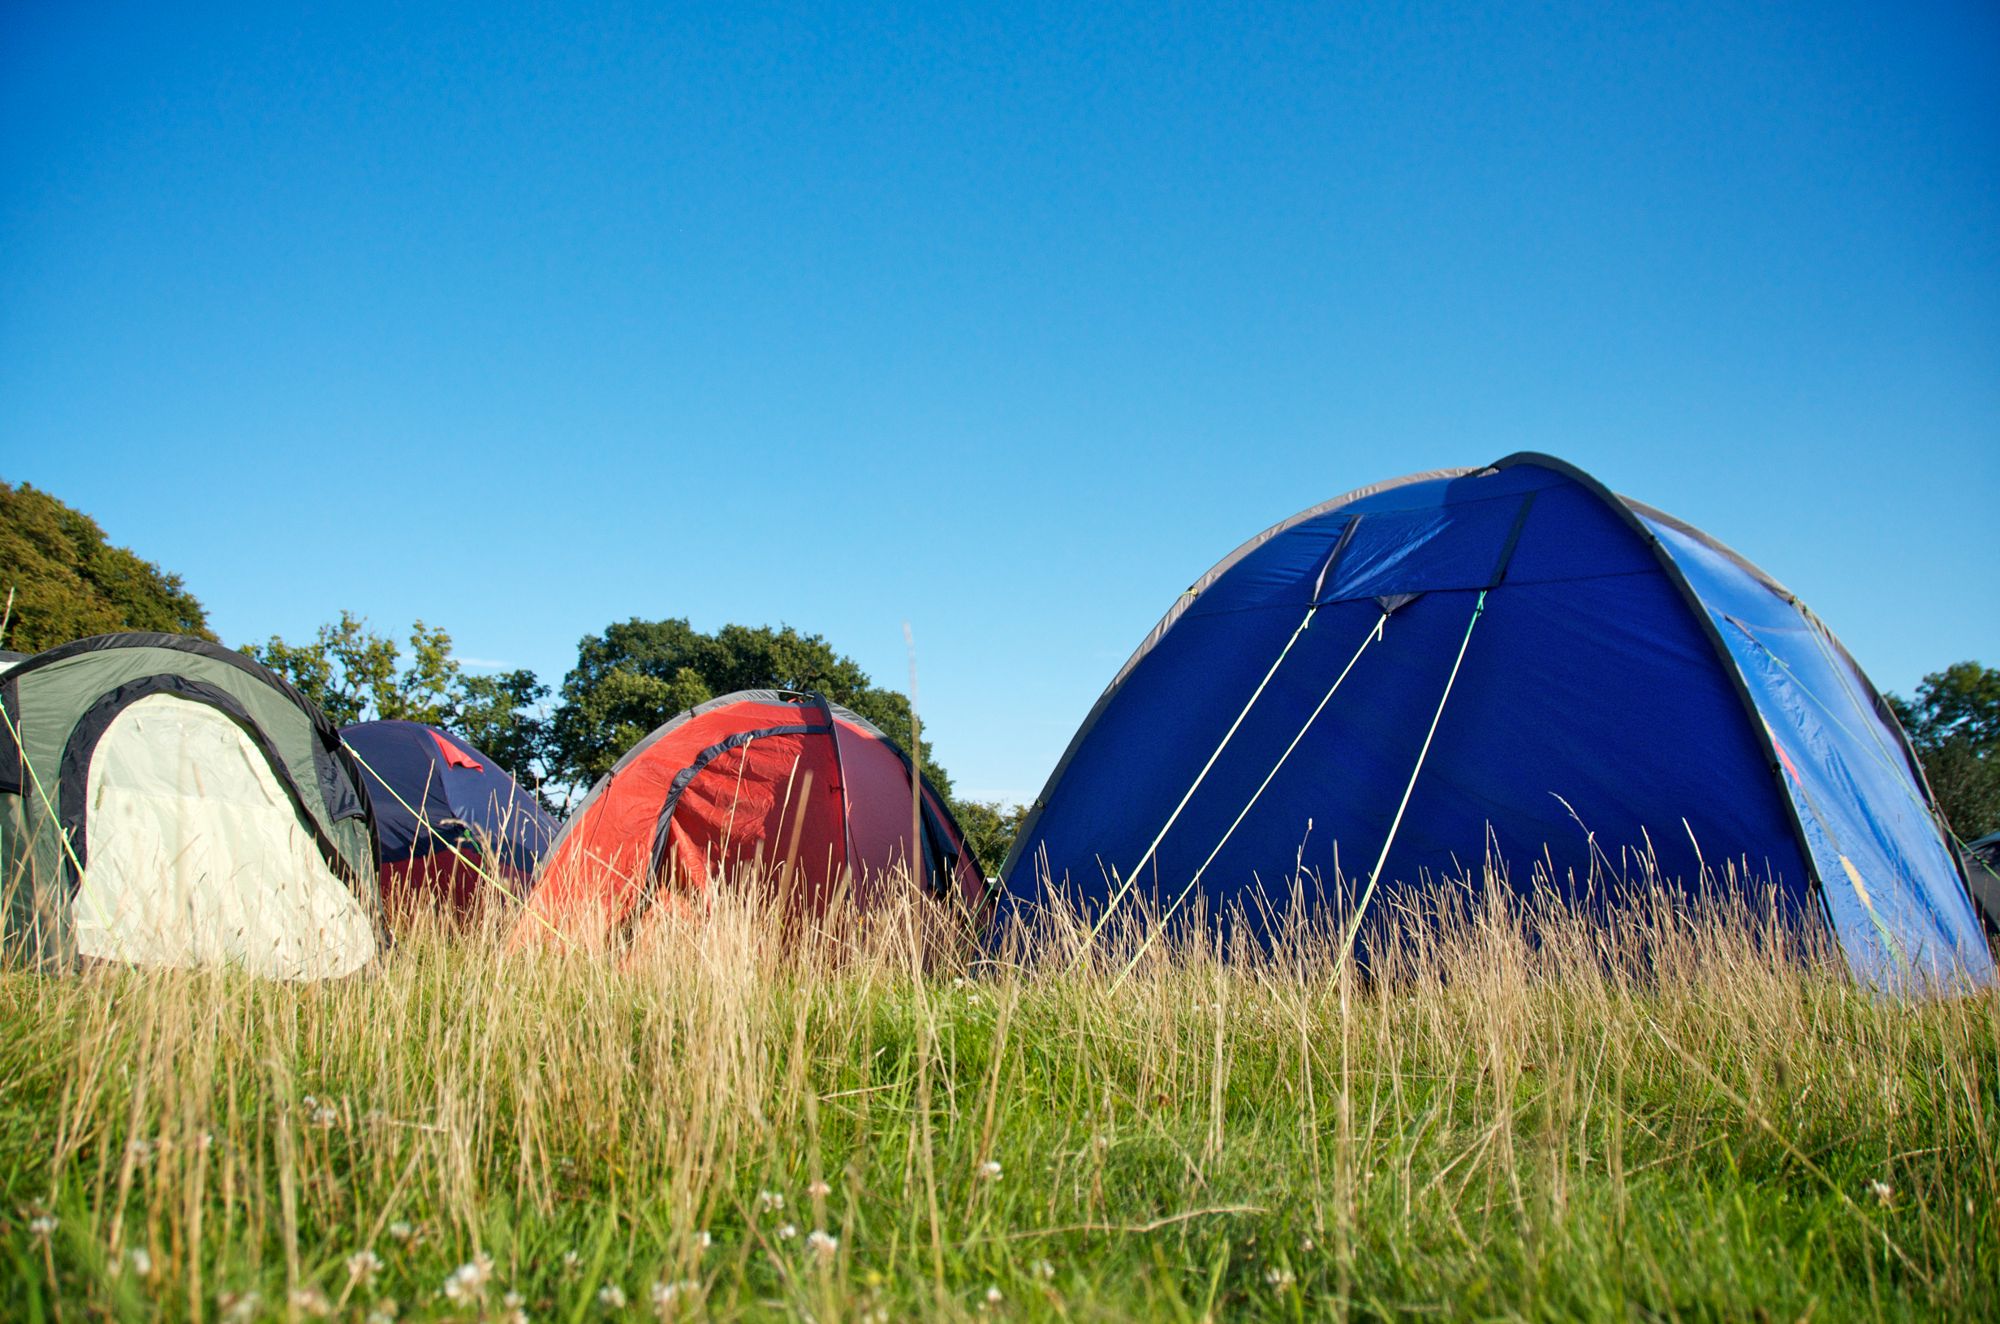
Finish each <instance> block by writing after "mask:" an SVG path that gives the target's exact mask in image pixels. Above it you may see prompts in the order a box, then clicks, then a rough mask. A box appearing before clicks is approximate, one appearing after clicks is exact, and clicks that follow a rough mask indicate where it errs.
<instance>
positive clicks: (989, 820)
mask: <svg viewBox="0 0 2000 1324" xmlns="http://www.w3.org/2000/svg"><path fill="white" fill-rule="evenodd" d="M951 812H952V815H953V817H955V818H957V819H958V826H959V827H960V828H961V829H962V830H963V831H964V832H965V844H966V845H967V846H970V847H971V848H972V853H973V854H974V855H976V856H977V857H978V858H979V866H980V868H981V869H982V870H983V871H984V872H985V873H986V874H987V876H988V877H991V876H992V875H994V874H997V873H999V872H1000V866H1001V865H1002V864H1004V863H1005V862H1006V860H1007V852H1008V851H1009V850H1011V849H1013V846H1014V834H1015V833H1017V832H1019V831H1020V830H1021V819H1022V818H1023V817H1025V816H1026V814H1027V812H1028V807H1027V806H1026V805H1010V804H1007V803H1005V802H1004V801H1001V800H961V801H958V802H957V803H955V804H953V805H952V810H951Z"/></svg>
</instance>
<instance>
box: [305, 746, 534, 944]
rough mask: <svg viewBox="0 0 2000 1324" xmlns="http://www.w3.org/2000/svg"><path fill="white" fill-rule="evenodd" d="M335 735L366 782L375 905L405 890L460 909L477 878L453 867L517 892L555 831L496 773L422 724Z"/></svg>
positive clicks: (526, 795)
mask: <svg viewBox="0 0 2000 1324" xmlns="http://www.w3.org/2000/svg"><path fill="white" fill-rule="evenodd" d="M340 734H341V737H342V738H343V739H344V740H346V742H347V744H348V746H349V748H351V749H353V750H354V752H355V754H356V755H357V756H358V757H359V758H360V761H361V766H362V770H363V774H364V775H365V776H366V778H367V779H368V791H369V798H370V799H371V800H372V801H373V803H374V806H375V821H376V826H377V828H378V829H379V831H380V833H381V839H382V855H381V867H382V885H383V895H384V899H385V900H394V899H395V897H394V893H395V892H396V891H397V890H398V888H399V887H402V886H407V887H409V888H410V889H412V890H418V891H428V892H431V893H450V894H451V898H452V899H453V900H454V901H455V902H458V903H460V904H463V903H464V902H465V901H466V900H467V896H466V895H464V894H466V893H468V892H469V891H470V889H472V888H473V887H474V885H475V883H476V880H477V873H478V871H477V870H475V869H472V868H467V867H461V866H464V865H467V864H470V863H474V862H476V863H477V865H478V866H479V869H483V870H485V871H486V872H487V873H489V874H491V875H492V876H493V877H495V878H496V879H497V880H498V881H500V882H503V883H505V884H507V886H508V887H509V889H510V890H512V891H515V892H517V893H518V892H525V891H526V882H527V879H528V878H529V876H530V875H532V874H533V872H534V868H535V862H536V861H537V860H539V859H540V858H541V855H542V852H543V851H545V850H547V849H548V845H549V842H550V841H552V840H553V839H554V838H555V833H556V822H555V820H554V819H553V818H552V817H550V816H549V814H548V812H547V811H546V810H544V809H543V808H542V807H541V805H540V804H539V803H537V802H536V800H535V797H534V795H533V794H532V793H531V792H529V791H528V790H526V789H525V788H524V787H522V786H521V784H520V783H519V782H517V781H515V780H514V779H513V777H511V776H509V775H508V773H507V771H506V770H505V769H504V768H502V767H500V765H499V764H497V763H495V762H494V761H493V760H492V759H490V758H488V757H487V756H486V755H484V754H482V753H480V752H479V751H478V750H476V749H474V748H473V747H472V746H470V745H468V744H466V743H465V742H464V741H463V740H461V739H459V738H458V737H457V736H454V735H450V734H448V733H446V732H444V731H440V730H438V729H437V728H436V727H434V726H426V725H424V724H423V723H422V722H397V721H389V722H358V723H356V724H355V725H353V726H350V727H347V728H346V729H345V730H343V731H342V732H341V733H340Z"/></svg>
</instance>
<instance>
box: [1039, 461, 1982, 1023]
mask: <svg viewBox="0 0 2000 1324" xmlns="http://www.w3.org/2000/svg"><path fill="white" fill-rule="evenodd" d="M1475 614H1476V624H1474V620H1475ZM1378 629H1379V631H1380V633H1379V636H1376V635H1375V632H1376V631H1377V630H1378ZM1468 631H1470V634H1469V635H1468ZM1371 636H1373V637H1371ZM1461 645H1463V649H1464V652H1463V659H1462V661H1458V662H1457V666H1458V670H1457V673H1456V675H1454V673H1453V667H1454V663H1455V661H1457V659H1458V655H1459V651H1460V648H1461ZM1280 658H1282V661H1279V659H1280ZM1274 662H1275V663H1276V666H1275V669H1274V668H1273V664H1274ZM1350 662H1352V668H1351V670H1350V671H1349V672H1348V674H1347V676H1346V679H1345V680H1344V681H1342V682H1341V686H1340V688H1339V690H1338V692H1337V693H1335V694H1334V696H1333V697H1332V698H1331V699H1330V700H1326V702H1325V707H1324V708H1323V709H1322V710H1321V711H1320V712H1319V715H1318V716H1317V717H1312V716H1311V715H1312V714H1313V712H1314V709H1315V707H1316V706H1317V705H1319V704H1321V702H1322V700H1323V699H1324V697H1325V696H1326V694H1327V692H1328V689H1329V687H1330V686H1331V685H1332V684H1333V682H1334V680H1335V678H1336V677H1337V676H1338V675H1340V673H1341V671H1342V669H1343V668H1345V667H1348V666H1349V664H1350ZM1260 683H1263V684H1264V689H1263V691H1262V692H1261V693H1260V694H1259V693H1257V687H1258V686H1259V684H1260ZM1448 684H1449V685H1450V687H1451V688H1450V697H1449V699H1448V700H1444V696H1445V693H1446V687H1447V685H1448ZM1253 694H1257V697H1256V699H1255V701H1254V702H1249V701H1250V700H1251V696H1252V695H1253ZM1441 700H1444V707H1443V710H1442V712H1440V709H1439V705H1440V702H1441ZM1246 703H1247V704H1248V707H1247V709H1246ZM1434 717H1436V719H1437V723H1438V724H1437V730H1436V735H1435V738H1434V740H1433V742H1432V744H1431V746H1430V748H1429V751H1428V753H1427V754H1422V751H1423V742H1424V738H1425V734H1426V731H1427V730H1428V729H1429V727H1430V725H1431V722H1432V720H1433V718H1434ZM1309 719H1310V720H1309ZM1232 724H1234V725H1235V730H1234V733H1233V734H1230V732H1231V727H1232ZM1294 740H1296V741H1297V745H1296V748H1295V749H1294V750H1293V752H1292V753H1291V755H1290V756H1289V757H1288V758H1285V759H1284V760H1283V762H1282V764H1281V763H1280V756H1281V754H1283V752H1284V751H1285V750H1286V748H1287V747H1288V746H1290V745H1291V744H1292V742H1293V741H1294ZM1420 754H1422V756H1423V763H1422V767H1421V772H1420V773H1419V774H1418V775H1416V776H1415V779H1414V781H1412V774H1413V773H1414V772H1416V771H1417V765H1418V759H1419V757H1420ZM1211 759H1212V760H1213V761H1212V763H1211V762H1210V760H1211ZM1205 766H1206V767H1207V771H1206V772H1205V773H1204V772H1203V769H1204V767H1205ZM1274 769H1275V772H1274ZM1267 779H1268V784H1266V782H1267ZM1260 786H1261V787H1262V789H1261V790H1260V789H1259V788H1260ZM1190 787H1194V790H1193V792H1192V794H1189V790H1190ZM1406 788H1408V791H1409V803H1408V806H1407V808H1406V809H1405V810H1404V812H1403V816H1402V818H1401V820H1400V823H1398V820H1397V817H1396V814H1397V807H1398V804H1399V803H1400V801H1401V799H1402V797H1403V794H1404V792H1405V789H1406ZM1184 796H1185V797H1186V803H1185V805H1182V804H1181V801H1182V799H1183V797H1184ZM1177 806H1178V807H1179V811H1178V813H1176V808H1177ZM1239 816H1240V817H1241V822H1240V823H1237V820H1238V818H1239ZM1232 824H1236V825H1235V826H1234V828H1233V830H1232ZM1392 824H1393V825H1396V826H1395V831H1394V835H1393V848H1392V849H1391V850H1390V853H1389V855H1388V857H1387V859H1386V861H1385V863H1384V865H1383V868H1382V872H1381V883H1382V885H1383V886H1384V887H1392V886H1393V885H1394V884H1395V883H1397V882H1404V883H1412V882H1420V881H1423V880H1427V879H1429V880H1447V879H1461V878H1469V879H1471V880H1472V881H1474V882H1477V881H1478V879H1479V877H1480V874H1481V871H1482V866H1483V865H1484V864H1485V863H1487V862H1488V861H1492V862H1495V863H1497V864H1499V865H1502V866H1504V868H1505V870H1506V876H1507V877H1508V878H1509V880H1510V882H1511V884H1512V885H1513V886H1514V887H1516V888H1525V887H1526V886H1527V885H1528V883H1529V880H1530V878H1531V876H1532V872H1533V871H1534V870H1535V869H1536V868H1537V867H1538V866H1539V868H1540V869H1541V870H1542V871H1543V872H1544V873H1545V874H1549V875H1551V877H1550V881H1551V882H1553V883H1554V884H1555V885H1556V886H1558V887H1560V888H1564V889H1566V890H1568V891H1569V892H1570V893H1571V894H1572V895H1578V896H1580V895H1581V894H1582V890H1583V889H1584V888H1585V886H1586V885H1587V884H1588V883H1589V881H1590V880H1592V879H1593V878H1603V877H1604V876H1606V875H1610V876H1614V877H1633V876H1639V875H1641V874H1645V873H1647V870H1646V869H1644V868H1642V867H1641V862H1642V861H1645V862H1648V863H1649V864H1650V865H1651V866H1652V871H1651V872H1652V876H1657V877H1659V878H1662V879H1664V880H1668V881H1678V882H1681V883H1683V884H1686V885H1693V884H1695V883H1698V882H1700V881H1701V880H1702V879H1703V878H1709V879H1717V878H1720V879H1724V880H1726V879H1728V878H1730V877H1732V876H1734V877H1737V878H1740V879H1744V880H1754V882H1755V884H1756V885H1758V886H1762V885H1767V884H1768V885H1770V886H1772V887H1774V888H1775V889H1776V892H1777V895H1778V898H1779V900H1780V901H1781V903H1782V904H1783V905H1785V906H1786V907H1787V908H1788V909H1789V910H1792V911H1795V912H1800V911H1823V912H1824V913H1825V914H1826V915H1827V917H1828V918H1829V920H1830V921H1831V924H1832V927H1833V930H1834V932H1835V934H1836V936H1837V937H1838V940H1839V942H1840V943H1841V946H1842V949H1843V951H1844V953H1845V955H1846V956H1847V959H1848V961H1849V962H1850V965H1851V966H1852V968H1853V970H1854V972H1855V974H1856V975H1857V976H1858V977H1860V978H1862V979H1864V980H1867V981H1869V982H1871V983H1874V984H1877V985H1880V986H1884V987H1895V986H1900V985H1902V984H1903V983H1905V982H1906V981H1911V980H1914V981H1915V982H1917V983H1923V984H1942V983H1945V982H1950V981H1969V982H1975V983H1987V982H1991V980H1992V979H1993V975H1994V971H1993V965H1992V961H1991V958H1990V956H1989V955H1988V953H1987V951H1986V947H1985V944H1984V942H1983V941H1982V939H1981V937H1980V931H1979V927H1978V923H1977V921H1976V919H1975V918H1974V916H1973V913H1972V910H1971V908H1970V903H1969V901H1968V900H1967V897H1966V892H1965V887H1964V883H1963V880H1962V878H1961V877H1960V875H1959V873H1958V870H1957V867H1956V865H1955V862H1954V857H1953V856H1952V854H1951V852H1950V851H1949V850H1948V849H1947V848H1946V846H1945V843H1944V839H1943V835H1942V832H1941V830H1940V820H1939V819H1938V817H1937V815H1936V812H1935V808H1934V806H1933V805H1932V802H1931V799H1930V796H1929V793H1928V790H1927V788H1926V787H1925V786H1924V784H1923V782H1922V778H1921V773H1920V772H1919V771H1918V770H1917V769H1916V765H1915V763H1914V760H1913V758H1912V756H1911V755H1910V753H1909V750H1908V747H1907V745H1906V743H1905V742H1904V740H1903V738H1902V733H1901V731H1900V730H1899V729H1898V728H1897V727H1896V726H1895V724H1894V720H1893V718H1891V717H1889V716H1888V714H1887V712H1886V709H1885V708H1884V707H1883V706H1882V704H1881V702H1880V700H1879V698H1878V697H1877V695H1876V692H1875V691H1874V690H1873V688H1872V687H1870V686H1869V684H1868V682H1867V680H1866V678H1865V677H1863V676H1862V675H1861V673H1860V672H1859V670H1858V669H1856V668H1855V667H1854V665H1853V663H1852V662H1851V660H1849V659H1848V658H1847V656H1846V654H1845V652H1844V651H1843V650H1841V649H1840V647H1839V645H1838V643H1837V642H1836V641H1834V640H1833V638H1832V636H1831V635H1830V634H1828V633H1827V632H1826V631H1825V629H1824V627H1822V626H1820V625H1819V623H1818V622H1817V621H1816V620H1815V619H1814V618H1813V617H1812V616H1811V615H1810V614H1809V613H1808V612H1806V611H1805V610H1804V609H1803V607H1802V606H1800V605H1799V604H1797V603H1796V601H1795V600H1794V599H1793V598H1792V597H1791V595H1789V594H1787V593H1785V592H1784V590H1782V589H1781V588H1779V587H1778V586H1777V585H1776V584H1775V583H1774V582H1773V581H1771V580H1770V579H1769V578H1768V577H1766V576H1764V575H1762V574H1761V572H1758V571H1757V570H1756V569H1755V568H1754V567H1751V566H1749V565H1748V563H1746V562H1743V561H1742V560H1741V559H1740V558H1738V557H1736V556H1735V555H1734V554H1733V553H1730V552H1729V551H1728V550H1727V549H1725V548H1722V547H1721V546H1720V545H1718V544H1716V543H1714V542H1713V541H1711V540H1709V539H1707V538H1705V537H1704V536H1702V535H1701V534H1699V533H1697V532H1695V531H1694V530H1692V529H1689V528H1688V527H1687V526H1685V525H1682V524H1679V523H1678V522H1677V521H1674V520H1671V519H1670V518H1669V517H1667V516H1664V515H1661V514H1660V513H1659V512H1656V511H1652V510H1650V509H1649V508H1646V507H1643V506H1638V505H1636V504H1634V503H1627V502H1625V501H1623V500H1621V499H1620V498H1617V497H1615V496H1613V495H1611V494H1610V493H1609V492H1608V491H1606V490H1605V489H1604V488H1603V487H1601V486H1600V485H1598V484H1597V483H1596V482H1595V480H1593V479H1591V478H1589V477H1588V476H1587V475H1585V474H1582V473H1581V472H1579V471H1577V470H1575V469H1572V468H1571V467H1570V466H1568V465H1566V464H1564V463H1562V462H1561V461H1557V460H1552V459H1548V458H1547V457H1542V456H1516V457H1509V458H1508V459H1507V460H1503V461H1501V462H1499V463H1497V464H1495V465H1493V466H1490V467H1488V468H1485V469H1481V470H1476V471H1456V472H1449V473H1438V474H1427V475H1418V476H1416V477H1414V478H1412V479H1408V480H1403V481H1399V482H1395V483H1390V484H1383V485H1381V486H1379V487H1377V488H1372V489H1365V490H1363V491H1362V492H1361V493H1358V494H1350V495H1349V496H1348V497H1346V498H1341V499H1339V500H1336V501H1333V502H1328V503H1326V504H1324V505H1321V506H1318V507H1314V508H1313V509H1312V510H1309V511H1307V512H1305V513H1303V514H1302V515H1300V516H1296V517H1294V518H1293V519H1292V520H1289V521H1286V522H1285V523H1284V524H1281V525H1278V526H1276V527H1274V528H1273V529H1271V530H1267V531H1266V532H1265V533H1264V534H1261V535H1259V536H1258V537H1257V538H1254V539H1252V540H1251V541H1250V542H1249V543H1246V544H1245V545H1244V547H1242V548H1239V549H1238V551H1237V552H1236V553H1235V554H1233V555H1232V556H1231V557H1230V558H1228V559H1227V560H1225V561H1224V562H1223V563H1222V564H1221V565H1220V566H1218V567H1217V568H1216V570H1214V571H1211V572H1210V574H1209V575H1207V576H1204V578H1203V579H1202V580H1201V581H1198V582H1197V584H1196V585H1195V586H1194V587H1193V588H1191V589H1190V590H1189V591H1188V592H1187V593H1185V594H1183V595H1182V597H1181V599H1180V600H1179V601H1178V602H1177V603H1176V604H1175V606H1174V608H1173V610H1171V611H1170V612H1169V613H1168V615H1167V617H1166V618H1165V619H1164V620H1163V621H1162V622H1161V624H1160V625H1159V626H1158V627H1157V628H1156V629H1155V630H1154V631H1153V633H1152V634H1151V635H1150V636H1149V638H1148V639H1147V641H1146V643H1145V644H1144V645H1142V646H1141V648H1140V650H1139V651H1138V652H1137V653H1135V654H1134V656H1133V658H1132V660H1131V661H1129V662H1128V663H1127V664H1126V666H1125V667H1124V668H1123V669H1122V670H1121V671H1120V673H1119V675H1118V677H1117V678H1116V679H1115V680H1114V681H1113V683H1112V685H1111V687H1110V688H1109V689H1108V690H1107V691H1106V692H1105V694H1104V696H1103V697H1102V698H1100V700H1099V701H1098V704H1097V706H1096V707H1095V708H1094V709H1093V711H1092V713H1091V715H1090V716H1089V718H1087V719H1086V721H1085V723H1084V725H1083V727H1082V728H1081V729H1080V730H1079V731H1078V733H1077V736H1076V738H1075V739H1074V740H1073V741H1072V742H1071V745H1070V748H1069V750H1068V751H1067V752H1066V753H1065V754H1064V756H1063V759H1062V761H1061V762H1060V763H1059V764H1058V765H1057V768H1056V771H1055V773H1054V774H1053V775H1052V776H1051V778H1050V780H1049V784H1048V785H1047V787H1045V788H1044V790H1043V792H1042V795H1041V796H1040V797H1039V798H1038V800H1037V801H1036V803H1035V805H1034V806H1032V807H1031V809H1030V812H1029V816H1028V818H1027V820H1026V821H1025V823H1024V824H1023V828H1022V831H1021V832H1020V833H1019V835H1018V837H1017V839H1016V842H1015V846H1014V850H1013V852H1012V854H1011V855H1010V857H1009V859H1008V861H1007V863H1006V865H1005V866H1004V868H1003V874H1004V876H1005V878H1006V880H1007V885H1008V890H1009V893H1010V895H1011V896H1012V897H1013V898H1014V899H1015V900H1016V901H1019V902H1026V903H1032V902H1034V901H1036V900H1039V899H1041V898H1042V897H1043V895H1044V889H1045V888H1047V887H1048V886H1050V885H1052V884H1054V885H1061V886H1063V887H1065V888H1066V889H1067V890H1068V892H1069V894H1070V895H1071V896H1073V897H1074V898H1076V899H1078V900H1080V901H1082V902H1083V903H1084V904H1085V905H1086V906H1095V907H1098V908H1102V907H1103V906H1104V905H1106V904H1107V903H1108V902H1109V901H1110V900H1111V898H1112V897H1113V896H1114V894H1115V893H1116V892H1117V891H1118V889H1119V888H1120V887H1121V886H1122V882H1123V880H1126V879H1134V886H1135V887H1136V888H1138V889H1140V890H1141V891H1142V892H1143V893H1145V894H1148V895H1149V896H1151V897H1152V898H1154V899H1156V900H1157V901H1158V902H1159V903H1160V904H1166V903H1170V902H1172V901H1173V900H1174V899H1175V898H1176V897H1177V896H1179V895H1180V894H1181V893H1182V892H1183V891H1184V890H1185V889H1186V888H1187V887H1188V885H1189V883H1190V882H1191V880H1193V879H1194V878H1195V876H1196V873H1197V871H1200V877H1199V884H1200V888H1201V891H1202V892H1203V894H1204V895H1205V897H1206V898H1207V900H1208V902H1209V905H1210V908H1211V910H1218V909H1220V910H1226V909H1228V908H1229V907H1230V906H1231V905H1232V904H1235V903H1242V904H1243V905H1244V906H1245V907H1246V908H1248V909H1256V908H1258V907H1259V906H1260V905H1261V906H1272V907H1279V908H1281V907H1282V904H1283V900H1284V898H1285V897H1286V896H1287V895H1288V894H1289V892H1290V890H1291V887H1292V883H1293V880H1294V878H1295V876H1298V875H1299V874H1301V873H1303V875H1304V876H1305V878H1306V879H1308V880H1317V882H1318V883H1319V885H1321V886H1326V887H1331V886H1332V885H1333V884H1334V882H1335V881H1336V880H1341V881H1342V882H1343V884H1344V885H1345V886H1347V887H1349V888H1352V887H1353V886H1355V885H1357V884H1358V883H1359V882H1361V881H1365V879H1366V877H1367V875H1368V872H1369V871H1370V870H1371V868H1372V867H1373V865H1374V862H1375V859H1376V856H1377V854H1378V852H1379V851H1380V850H1381V848H1382V846H1383V843H1384V842H1385V840H1390V839H1391V828H1392ZM1163 829H1164V832H1163ZM1156 839H1157V846H1153V843H1154V842H1155V840H1156ZM1149 847H1153V848H1152V849H1151V852H1150V854H1149V853H1148V852H1149ZM1142 861H1143V862H1144V867H1143V869H1140V870H1139V871H1138V874H1137V876H1136V879H1135V876H1134V870H1135V867H1137V866H1138V865H1140V863H1141V862H1142ZM1843 861H1844V862H1843ZM1205 862H1206V863H1205ZM1857 876H1858V878H1859V879H1860V880H1861V881H1860V882H1859V883H1858V884H1857V883H1856V882H1855V878H1856V877H1857ZM1114 880H1117V881H1114ZM1308 886H1309V889H1310V884H1308Z"/></svg>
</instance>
